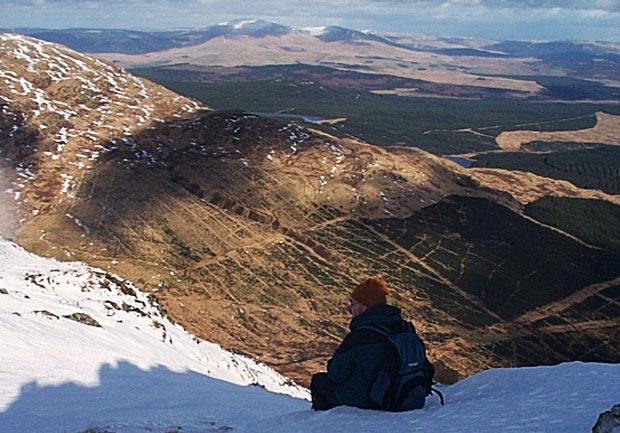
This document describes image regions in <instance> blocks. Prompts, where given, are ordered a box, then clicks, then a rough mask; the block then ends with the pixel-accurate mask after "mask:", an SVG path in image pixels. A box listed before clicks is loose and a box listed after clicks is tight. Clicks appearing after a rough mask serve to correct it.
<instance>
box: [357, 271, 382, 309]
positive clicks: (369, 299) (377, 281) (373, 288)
mask: <svg viewBox="0 0 620 433" xmlns="http://www.w3.org/2000/svg"><path fill="white" fill-rule="evenodd" d="M388 293H390V290H389V289H388V287H387V284H385V281H383V280H382V279H381V278H378V277H370V278H369V279H367V280H366V281H364V282H363V283H361V284H359V285H358V286H357V287H356V288H355V289H353V292H352V293H351V298H353V299H355V300H356V301H357V302H359V303H362V304H364V305H366V306H368V307H370V306H371V305H375V304H385V303H386V302H387V300H386V295H387V294H388Z"/></svg>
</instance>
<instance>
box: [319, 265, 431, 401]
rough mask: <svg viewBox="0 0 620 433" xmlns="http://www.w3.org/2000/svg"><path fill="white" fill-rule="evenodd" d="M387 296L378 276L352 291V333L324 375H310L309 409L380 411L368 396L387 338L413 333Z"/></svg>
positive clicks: (411, 327) (350, 306)
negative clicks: (310, 403) (310, 400)
mask: <svg viewBox="0 0 620 433" xmlns="http://www.w3.org/2000/svg"><path fill="white" fill-rule="evenodd" d="M388 293H389V290H388V287H387V285H386V283H385V282H384V281H382V280H381V279H380V278H377V277H371V278H368V279H367V280H366V281H364V282H363V283H361V284H359V285H358V286H357V287H355V288H354V289H353V292H352V293H351V299H350V303H349V305H348V307H347V311H348V312H349V314H351V316H352V318H351V324H350V325H349V327H350V329H351V332H350V333H349V334H348V335H347V336H346V337H345V338H344V340H343V341H342V343H341V344H340V347H338V349H337V350H336V352H335V353H334V355H333V357H332V358H331V359H330V360H329V362H328V363H327V373H317V374H314V375H313V376H312V380H311V384H310V391H311V394H312V409H314V410H328V409H331V408H333V407H336V406H341V405H344V406H355V407H359V408H364V409H382V407H381V406H380V405H379V404H378V403H377V402H375V401H374V400H373V398H371V396H370V393H371V389H372V387H373V384H374V382H375V380H376V379H377V376H378V375H379V371H380V370H381V368H382V367H383V363H384V354H385V351H386V335H387V334H391V333H392V332H403V330H407V329H411V330H413V326H412V325H411V324H410V323H409V322H406V321H404V320H403V318H402V316H401V312H400V309H399V308H397V307H394V306H391V305H387V301H386V296H387V294H388ZM369 328H371V329H369ZM372 329H376V330H381V331H382V332H381V333H380V332H376V331H374V330H372ZM383 331H385V332H383ZM405 332H406V331H405ZM431 368H432V367H431ZM433 372H434V370H433ZM431 374H432V373H431ZM422 405H423V398H422Z"/></svg>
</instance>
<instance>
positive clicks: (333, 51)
mask: <svg viewBox="0 0 620 433" xmlns="http://www.w3.org/2000/svg"><path fill="white" fill-rule="evenodd" d="M97 56H98V57H100V58H102V59H106V60H108V61H113V62H116V63H119V64H121V65H123V66H124V67H144V66H163V65H172V64H175V63H190V64H193V65H203V66H214V65H219V66H229V67H230V66H243V65H247V66H252V65H254V66H255V65H283V64H296V63H305V64H310V65H323V66H330V67H335V68H339V69H344V70H355V71H361V72H366V73H376V74H389V75H394V76H397V77H405V78H414V79H422V80H427V81H430V82H436V83H446V84H451V85H465V86H476V87H491V88H498V89H510V90H517V91H525V92H531V93H537V92H539V91H540V90H542V87H541V86H540V85H538V84H537V83H535V82H534V81H528V80H517V79H510V78H501V77H488V76H485V77H483V76H481V75H480V74H487V75H493V74H498V75H499V74H505V75H532V74H533V73H534V71H535V69H536V67H537V64H538V63H540V62H539V61H538V60H536V59H529V58H523V59H505V58H504V59H498V58H481V57H467V56H447V55H440V54H435V53H431V52H424V51H412V50H407V49H404V48H399V47H394V46H390V45H386V44H382V43H379V42H374V41H364V43H355V44H352V43H345V42H329V43H328V42H323V41H321V40H320V39H317V38H315V37H313V36H312V35H310V34H308V33H306V32H299V31H294V32H291V33H288V34H286V35H281V36H266V37H262V38H252V37H248V36H237V37H230V36H228V37H226V36H220V37H217V38H214V39H212V40H210V41H208V42H206V43H204V44H201V45H196V46H192V47H184V48H176V49H171V50H166V51H161V52H155V53H148V54H143V55H125V54H117V53H109V54H97ZM360 65H363V68H362V69H360ZM539 66H540V65H539Z"/></svg>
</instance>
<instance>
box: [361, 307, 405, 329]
mask: <svg viewBox="0 0 620 433" xmlns="http://www.w3.org/2000/svg"><path fill="white" fill-rule="evenodd" d="M402 323H403V318H402V316H401V311H400V308H398V307H394V306H393V305H387V304H377V305H373V306H372V307H369V308H368V309H367V310H366V311H364V312H363V313H362V314H360V315H359V316H357V317H354V318H353V319H352V320H351V323H350V325H349V329H351V331H355V330H356V329H358V328H360V327H363V326H366V325H371V326H374V327H377V328H380V329H383V330H385V331H386V332H390V331H395V330H397V329H400V328H401V327H402V326H403V325H402Z"/></svg>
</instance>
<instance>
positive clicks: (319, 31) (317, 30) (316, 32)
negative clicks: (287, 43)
mask: <svg viewBox="0 0 620 433" xmlns="http://www.w3.org/2000/svg"><path fill="white" fill-rule="evenodd" d="M301 30H304V31H306V32H308V33H310V34H311V35H312V36H315V37H316V36H321V35H323V34H325V33H326V32H327V31H328V28H327V27H325V26H320V27H304V28H302V29H301Z"/></svg>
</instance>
